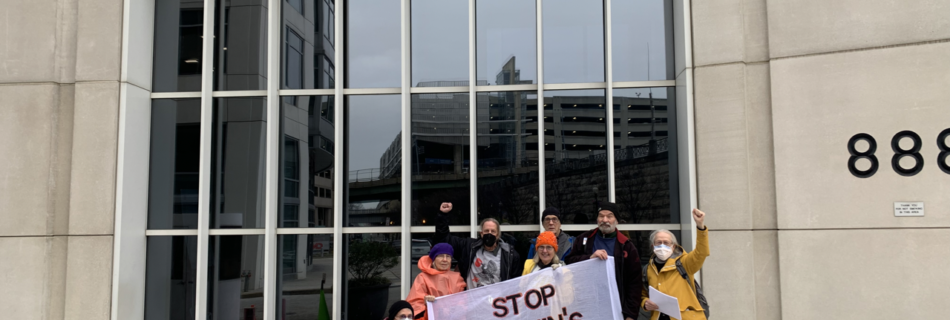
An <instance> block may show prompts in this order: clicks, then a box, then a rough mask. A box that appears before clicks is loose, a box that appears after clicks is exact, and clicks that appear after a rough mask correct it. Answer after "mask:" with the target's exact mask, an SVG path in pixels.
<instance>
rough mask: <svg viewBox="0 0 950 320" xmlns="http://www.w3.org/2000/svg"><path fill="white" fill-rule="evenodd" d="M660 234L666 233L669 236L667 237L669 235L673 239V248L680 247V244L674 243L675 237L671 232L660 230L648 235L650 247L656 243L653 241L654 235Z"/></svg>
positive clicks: (654, 239)
mask: <svg viewBox="0 0 950 320" xmlns="http://www.w3.org/2000/svg"><path fill="white" fill-rule="evenodd" d="M660 232H664V233H666V234H669V235H670V238H673V245H674V246H678V245H680V243H679V242H677V241H676V235H675V234H673V233H672V232H670V230H666V229H660V230H655V231H653V232H652V233H650V246H653V244H654V243H656V242H655V241H656V235H657V234H659V233H660Z"/></svg>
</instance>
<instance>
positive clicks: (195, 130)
mask: <svg viewBox="0 0 950 320" xmlns="http://www.w3.org/2000/svg"><path fill="white" fill-rule="evenodd" d="M151 130H152V132H151V135H152V137H151V146H150V147H151V149H150V151H149V154H150V157H151V158H150V162H149V180H148V193H149V194H148V228H149V229H196V228H198V156H199V153H200V151H201V150H200V146H199V145H198V143H199V141H200V139H199V138H200V136H201V100H199V99H159V100H152V125H151Z"/></svg>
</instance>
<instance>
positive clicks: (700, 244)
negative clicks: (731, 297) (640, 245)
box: [641, 209, 709, 320]
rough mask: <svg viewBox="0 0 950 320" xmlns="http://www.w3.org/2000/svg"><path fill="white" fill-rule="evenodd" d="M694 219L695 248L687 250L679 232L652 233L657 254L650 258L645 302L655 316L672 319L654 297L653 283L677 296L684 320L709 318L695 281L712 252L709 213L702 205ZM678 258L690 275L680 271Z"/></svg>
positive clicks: (695, 212)
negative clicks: (694, 289) (677, 264)
mask: <svg viewBox="0 0 950 320" xmlns="http://www.w3.org/2000/svg"><path fill="white" fill-rule="evenodd" d="M693 220H694V221H696V228H698V230H696V248H695V249H693V251H691V252H685V250H683V247H681V246H680V245H679V243H678V242H676V236H674V235H673V233H672V232H670V231H669V230H656V231H653V233H651V234H650V242H651V243H652V244H653V254H652V255H651V256H650V262H649V263H648V264H647V270H645V271H646V272H645V273H646V283H645V284H644V287H643V289H642V290H643V293H642V295H643V301H642V302H641V306H642V307H643V309H644V310H646V311H650V312H651V315H650V319H651V320H669V319H670V316H668V315H666V314H663V313H661V312H659V311H657V310H658V309H659V307H658V306H657V305H656V304H655V303H653V302H652V301H650V298H649V297H648V294H647V292H648V291H647V290H648V289H647V286H652V287H653V288H656V290H658V291H660V292H662V293H665V294H667V295H669V296H672V297H676V299H677V300H678V301H679V305H680V310H681V311H680V312H681V314H682V319H680V320H706V315H705V314H704V313H703V307H702V306H701V305H700V304H699V299H697V298H696V293H695V292H694V291H693V284H692V283H691V280H692V279H694V278H693V275H694V274H695V273H696V272H698V271H699V269H701V268H702V267H703V262H705V261H706V257H708V256H709V231H708V230H707V229H706V224H705V220H706V213H705V212H702V211H700V210H699V209H693ZM677 261H679V263H680V264H681V265H682V266H683V268H684V269H686V274H687V276H688V277H689V279H683V277H682V276H681V275H680V273H679V270H677V266H676V262H677ZM678 316H679V315H677V317H678Z"/></svg>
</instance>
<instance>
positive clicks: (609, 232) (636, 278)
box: [565, 202, 643, 320]
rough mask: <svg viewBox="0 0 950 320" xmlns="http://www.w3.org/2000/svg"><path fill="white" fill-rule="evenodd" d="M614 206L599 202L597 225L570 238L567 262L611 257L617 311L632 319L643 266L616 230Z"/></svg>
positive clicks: (630, 243)
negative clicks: (569, 251) (616, 295)
mask: <svg viewBox="0 0 950 320" xmlns="http://www.w3.org/2000/svg"><path fill="white" fill-rule="evenodd" d="M618 212H619V210H618V208H617V205H616V204H614V203H610V202H602V203H601V204H600V207H599V208H598V213H597V228H594V229H593V230H590V231H587V232H584V233H582V234H580V235H579V236H577V238H576V239H574V245H573V247H572V248H571V253H570V254H568V255H567V258H566V259H565V261H566V262H567V263H568V264H571V263H575V262H580V261H584V260H587V259H601V260H607V257H614V270H615V271H616V273H617V276H616V278H617V291H619V293H620V310H621V312H622V313H623V316H624V319H626V320H633V319H636V318H637V316H638V315H639V313H640V295H641V294H642V291H641V290H642V289H643V274H642V273H643V267H641V266H640V255H639V253H638V252H637V247H636V245H635V244H634V243H633V240H631V239H629V238H627V237H626V236H624V235H623V233H620V232H619V231H617V224H618V222H617V217H616V213H618Z"/></svg>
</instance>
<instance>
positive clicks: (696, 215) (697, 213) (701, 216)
mask: <svg viewBox="0 0 950 320" xmlns="http://www.w3.org/2000/svg"><path fill="white" fill-rule="evenodd" d="M693 220H695V221H696V226H697V227H699V228H700V229H706V223H705V221H706V213H705V212H702V211H701V210H699V209H695V208H694V209H693Z"/></svg>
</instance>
